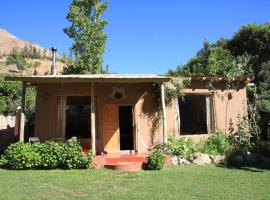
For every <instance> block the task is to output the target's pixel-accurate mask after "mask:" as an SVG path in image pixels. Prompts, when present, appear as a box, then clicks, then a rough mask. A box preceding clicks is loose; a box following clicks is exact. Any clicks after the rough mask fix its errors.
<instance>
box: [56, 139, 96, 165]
mask: <svg viewBox="0 0 270 200" xmlns="http://www.w3.org/2000/svg"><path fill="white" fill-rule="evenodd" d="M62 153H63V154H62V155H61V156H63V160H64V162H63V166H62V167H63V168H64V169H79V168H89V165H90V161H91V160H92V154H91V152H89V154H88V155H85V154H84V153H82V147H81V145H80V143H79V142H78V141H77V140H74V139H70V140H68V141H67V143H66V144H65V145H64V151H63V152H62Z"/></svg>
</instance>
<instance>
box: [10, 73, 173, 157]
mask: <svg viewBox="0 0 270 200" xmlns="http://www.w3.org/2000/svg"><path fill="white" fill-rule="evenodd" d="M6 80H9V81H10V80H11V81H21V82H22V90H23V91H25V88H26V87H28V86H31V87H33V86H34V87H36V90H37V98H36V114H35V136H36V137H38V138H40V140H41V141H46V140H56V141H65V140H67V139H69V138H71V137H77V138H78V140H79V141H80V142H81V144H82V146H83V148H84V149H85V150H87V149H91V150H92V151H93V153H95V154H108V153H111V154H113V153H119V152H124V153H137V152H146V151H147V149H148V148H149V146H151V141H152V140H153V139H152V138H150V136H149V132H150V129H151V126H152V124H151V120H152V119H151V115H150V114H149V113H151V114H153V113H155V112H157V105H155V102H154V99H153V97H152V96H151V94H149V91H150V89H151V87H152V84H153V83H158V84H160V88H161V97H162V105H161V107H162V116H163V117H162V126H161V127H162V128H161V130H159V131H157V132H158V133H157V135H156V136H155V137H156V138H155V140H161V141H166V137H167V116H166V107H165V94H164V82H167V81H169V78H168V77H165V76H158V75H119V74H112V75H111V74H110V75H46V76H10V77H6ZM23 94H24V95H23V97H22V105H21V107H22V114H23V113H24V104H25V100H24V99H25V92H23ZM21 126H23V124H21ZM20 138H21V140H22V141H23V140H25V138H24V130H23V129H20Z"/></svg>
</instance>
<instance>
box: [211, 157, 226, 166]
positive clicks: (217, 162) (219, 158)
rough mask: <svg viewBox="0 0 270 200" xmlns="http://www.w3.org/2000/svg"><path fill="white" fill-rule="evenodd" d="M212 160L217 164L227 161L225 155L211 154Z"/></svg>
mask: <svg viewBox="0 0 270 200" xmlns="http://www.w3.org/2000/svg"><path fill="white" fill-rule="evenodd" d="M210 158H211V160H212V162H213V163H215V164H224V163H225V156H222V155H216V156H210Z"/></svg>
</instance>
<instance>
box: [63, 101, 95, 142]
mask: <svg viewBox="0 0 270 200" xmlns="http://www.w3.org/2000/svg"><path fill="white" fill-rule="evenodd" d="M58 124H59V132H60V134H61V135H60V137H61V138H71V137H77V138H78V139H87V138H90V137H91V97H90V96H67V97H59V98H58Z"/></svg>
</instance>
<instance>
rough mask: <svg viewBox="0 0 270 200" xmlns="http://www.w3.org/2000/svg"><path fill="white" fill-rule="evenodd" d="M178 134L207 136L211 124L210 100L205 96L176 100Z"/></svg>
mask: <svg viewBox="0 0 270 200" xmlns="http://www.w3.org/2000/svg"><path fill="white" fill-rule="evenodd" d="M178 103H179V112H180V132H181V134H183V135H192V134H207V133H210V132H211V129H212V124H213V120H212V119H213V117H212V116H213V114H212V100H211V96H207V95H186V96H183V97H180V98H179V99H178Z"/></svg>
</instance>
